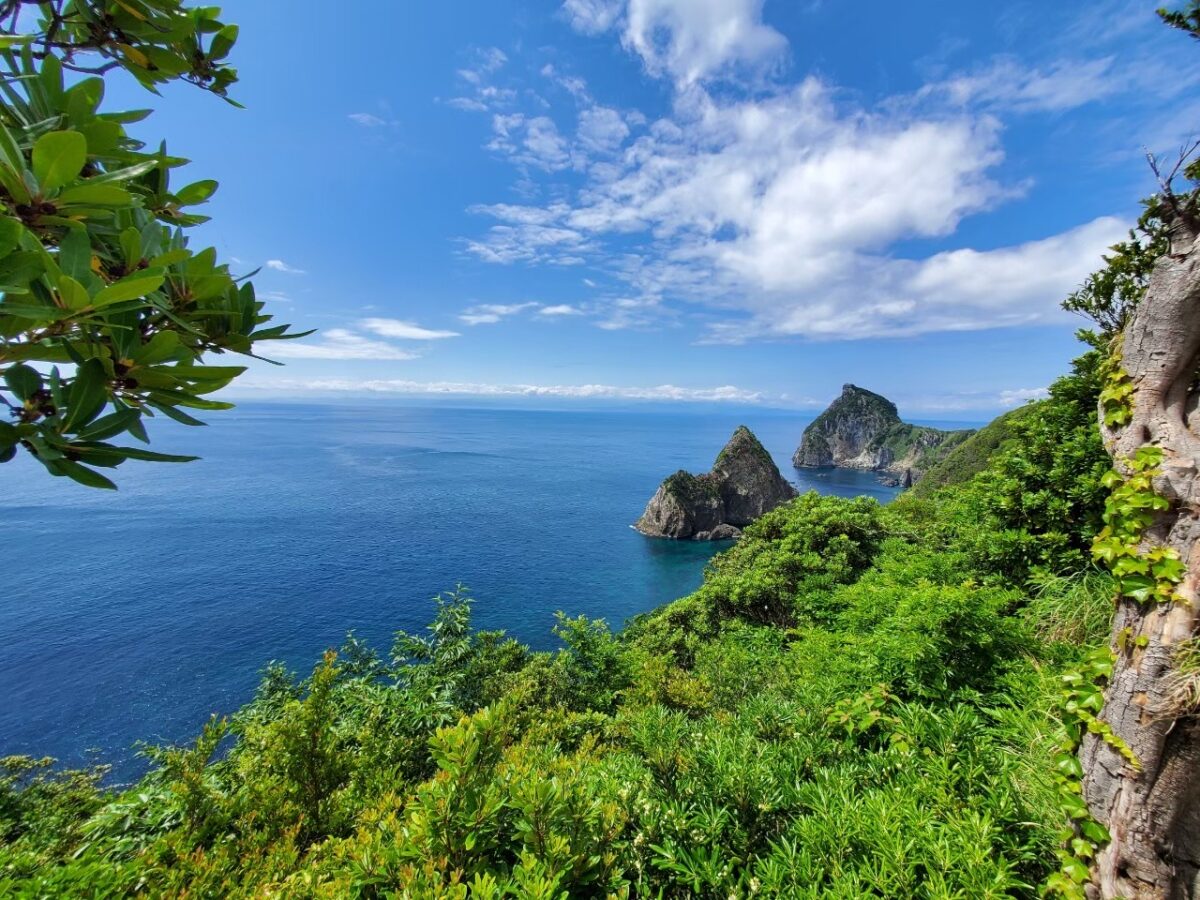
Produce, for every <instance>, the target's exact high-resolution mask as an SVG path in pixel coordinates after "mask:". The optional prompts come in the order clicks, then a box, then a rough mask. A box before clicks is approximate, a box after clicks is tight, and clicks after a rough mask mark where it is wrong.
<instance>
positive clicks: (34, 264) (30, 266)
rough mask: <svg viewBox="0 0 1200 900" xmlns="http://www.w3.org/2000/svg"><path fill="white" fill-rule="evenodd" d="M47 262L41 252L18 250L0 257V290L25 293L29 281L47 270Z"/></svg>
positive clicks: (10, 292) (7, 292)
mask: <svg viewBox="0 0 1200 900" xmlns="http://www.w3.org/2000/svg"><path fill="white" fill-rule="evenodd" d="M45 268H46V263H45V260H44V259H43V258H42V255H41V254H40V253H35V252H34V251H32V250H17V251H16V252H14V253H10V254H8V256H6V257H4V258H3V259H0V291H3V292H4V293H6V294H24V293H26V292H28V290H29V283H30V282H31V281H33V280H34V279H35V278H37V277H38V276H39V275H41V274H42V272H44V271H45Z"/></svg>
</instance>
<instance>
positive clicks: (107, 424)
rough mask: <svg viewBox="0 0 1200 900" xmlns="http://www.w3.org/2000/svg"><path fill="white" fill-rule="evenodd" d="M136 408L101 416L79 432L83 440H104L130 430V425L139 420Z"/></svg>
mask: <svg viewBox="0 0 1200 900" xmlns="http://www.w3.org/2000/svg"><path fill="white" fill-rule="evenodd" d="M139 415H140V414H139V413H138V411H137V410H136V409H118V410H117V411H116V412H114V413H109V414H108V415H107V416H101V417H100V418H99V419H97V420H96V421H95V422H92V424H90V425H88V426H87V428H84V429H83V430H82V431H80V432H79V439H80V440H82V441H103V440H107V439H108V438H110V437H115V436H116V435H118V434H122V433H123V432H126V431H129V430H130V426H131V425H132V424H133V423H134V422H136V421H137V420H138V417H139Z"/></svg>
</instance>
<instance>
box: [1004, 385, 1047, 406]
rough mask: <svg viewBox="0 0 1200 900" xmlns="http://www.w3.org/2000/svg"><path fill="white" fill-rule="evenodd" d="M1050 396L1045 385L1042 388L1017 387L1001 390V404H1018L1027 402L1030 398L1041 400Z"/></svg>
mask: <svg viewBox="0 0 1200 900" xmlns="http://www.w3.org/2000/svg"><path fill="white" fill-rule="evenodd" d="M1048 396H1050V392H1049V391H1048V390H1046V389H1045V388H1044V387H1042V388H1017V389H1015V390H1009V391H1001V392H1000V405H1001V406H1005V407H1008V406H1017V405H1019V404H1022V403H1026V402H1028V401H1030V400H1041V399H1042V398H1043V397H1048Z"/></svg>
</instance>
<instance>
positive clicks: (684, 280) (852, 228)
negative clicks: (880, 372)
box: [466, 78, 1124, 341]
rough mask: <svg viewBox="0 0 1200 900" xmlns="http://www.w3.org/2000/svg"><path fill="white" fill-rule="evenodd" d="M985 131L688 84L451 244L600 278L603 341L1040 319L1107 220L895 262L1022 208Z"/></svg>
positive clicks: (1098, 247)
mask: <svg viewBox="0 0 1200 900" xmlns="http://www.w3.org/2000/svg"><path fill="white" fill-rule="evenodd" d="M509 124H512V125H519V124H520V122H513V123H509ZM505 127H508V126H507V125H506V126H505ZM1000 134H1001V130H1000V126H999V124H998V122H997V121H996V119H995V118H993V117H992V116H991V115H989V114H971V113H970V112H969V111H967V110H962V109H957V108H955V109H952V110H950V111H946V110H942V111H941V112H928V111H927V112H925V113H924V114H919V113H918V112H917V111H915V110H913V109H908V110H904V109H898V108H894V107H890V106H889V107H885V108H884V109H883V110H880V111H869V110H865V109H856V108H854V107H852V106H847V105H846V104H845V102H844V101H843V102H838V103H835V99H834V92H833V91H832V90H831V89H830V88H829V87H828V86H826V85H825V84H823V83H822V82H820V81H818V80H816V79H812V78H810V79H807V80H806V81H804V82H802V83H800V84H798V85H796V86H794V87H791V88H787V89H778V90H776V91H773V92H768V93H766V94H763V95H760V96H757V97H753V98H749V99H741V100H737V99H734V100H729V99H723V98H722V99H718V98H716V97H714V96H713V95H712V94H710V93H709V92H708V91H707V90H705V89H704V88H702V87H699V86H692V87H688V88H685V89H683V90H682V91H681V92H680V93H679V94H678V95H677V97H676V101H675V108H674V112H673V114H672V116H671V117H669V118H664V119H660V120H658V121H657V122H654V123H652V124H651V125H650V126H649V127H648V130H647V131H646V132H645V133H642V134H640V135H639V136H638V137H636V138H635V139H634V140H632V142H631V143H628V144H624V145H622V146H613V145H612V144H610V145H609V147H608V148H607V149H605V148H604V147H603V146H602V144H601V142H599V141H595V140H592V141H591V142H590V143H589V146H588V148H587V150H586V152H587V153H588V154H590V155H592V156H593V157H594V158H595V161H593V162H592V164H591V165H590V167H589V168H588V170H587V173H588V174H587V177H586V180H585V185H584V187H583V188H582V189H581V190H579V191H578V192H577V193H575V194H574V196H573V197H572V196H571V194H570V193H569V192H568V191H566V190H558V191H556V192H555V193H556V194H557V195H558V196H562V197H566V198H568V199H565V200H556V201H555V202H552V203H549V204H547V205H543V206H538V205H515V204H493V205H488V206H476V207H472V211H473V212H476V213H479V214H483V215H487V216H490V217H492V218H493V219H495V220H496V224H494V225H492V226H491V227H490V229H489V230H488V231H487V233H486V234H484V235H483V236H481V237H478V238H476V239H473V240H469V241H468V242H467V244H466V246H467V249H468V251H469V252H471V253H473V254H475V255H476V256H478V257H479V258H481V259H484V260H486V261H489V262H495V263H504V264H512V263H518V262H522V263H529V264H542V263H554V264H573V263H578V262H581V261H586V262H589V263H591V264H593V265H595V266H596V267H600V268H604V269H607V270H608V272H609V274H610V275H611V276H612V277H613V278H614V279H615V280H616V281H618V282H620V283H623V285H624V288H623V289H622V290H621V294H622V296H619V297H617V298H613V297H611V296H610V297H608V298H601V301H600V307H598V308H597V313H598V316H597V319H596V322H597V324H598V325H599V326H600V327H604V328H630V327H646V326H648V325H651V324H653V323H654V322H655V321H656V320H657V321H661V319H662V317H664V316H667V315H670V314H671V311H672V308H673V306H672V304H673V303H674V302H676V301H689V302H695V303H699V304H702V305H705V306H708V307H710V308H715V309H717V310H720V311H722V312H724V313H725V316H724V320H723V321H720V322H717V323H715V324H713V325H711V326H710V334H709V338H708V339H709V340H710V341H744V340H747V339H751V338H756V337H783V336H804V337H808V338H815V339H846V338H863V337H880V336H900V335H914V334H922V333H927V332H931V331H945V330H964V329H978V328H990V327H998V326H1005V325H1015V324H1024V323H1031V322H1045V321H1051V320H1054V319H1055V317H1057V316H1059V315H1060V313H1059V311H1058V303H1059V301H1060V300H1061V299H1062V297H1063V296H1065V295H1066V294H1067V293H1069V292H1070V290H1072V289H1073V288H1074V287H1076V286H1077V284H1078V283H1079V281H1080V280H1082V278H1083V277H1084V276H1086V274H1087V273H1088V272H1089V271H1091V269H1092V268H1094V266H1095V264H1096V263H1097V262H1098V261H1099V258H1100V254H1101V252H1103V250H1104V249H1105V248H1106V247H1107V246H1108V245H1109V244H1111V243H1113V242H1114V241H1116V240H1118V239H1119V238H1120V237H1121V234H1122V229H1123V227H1124V224H1123V223H1122V222H1120V221H1118V220H1116V219H1113V218H1108V217H1103V218H1100V219H1097V220H1095V221H1094V222H1091V223H1088V224H1086V225H1082V226H1079V227H1077V228H1075V229H1071V230H1069V231H1067V232H1064V233H1063V234H1060V235H1051V236H1048V237H1045V238H1042V239H1040V240H1035V241H1029V242H1027V243H1025V244H1022V245H1019V246H1016V247H1007V248H1006V247H1000V248H996V249H989V250H975V249H971V248H963V249H959V250H953V251H947V252H944V253H939V254H936V255H934V256H932V257H929V258H926V259H924V260H921V259H905V258H903V257H902V256H901V255H898V254H896V253H895V252H894V251H893V247H894V246H895V245H896V244H897V242H901V241H907V240H912V239H917V238H927V239H928V238H946V237H948V236H950V235H952V234H954V232H955V231H956V230H957V228H958V226H959V224H960V223H961V222H962V221H963V219H964V218H966V217H968V216H971V215H976V214H979V213H982V212H986V211H988V210H990V209H991V208H993V207H994V206H996V205H997V204H999V203H1001V202H1004V201H1006V200H1009V199H1011V198H1012V197H1014V196H1017V195H1018V194H1019V189H1018V188H1014V187H1012V186H1005V185H1001V184H1000V183H999V182H997V181H996V180H995V179H994V178H993V177H992V175H991V172H992V170H993V169H994V168H995V167H996V166H997V165H998V164H999V163H1000V162H1001V161H1002V159H1003V154H1002V151H1001V146H1000ZM580 144H582V136H581V141H580ZM514 146H516V145H515V144H514ZM573 152H581V151H573V150H572V149H571V148H566V149H563V150H562V155H563V156H564V157H565V156H571V155H572V153H573ZM605 305H606V308H605Z"/></svg>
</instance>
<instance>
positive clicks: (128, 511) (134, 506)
mask: <svg viewBox="0 0 1200 900" xmlns="http://www.w3.org/2000/svg"><path fill="white" fill-rule="evenodd" d="M211 421H212V422H213V425H212V426H211V427H209V428H204V429H190V430H186V432H185V430H184V429H182V428H180V427H175V426H171V427H170V428H169V429H164V430H160V431H159V432H158V433H157V437H156V440H155V447H156V448H158V449H163V450H167V451H171V450H175V451H181V450H188V451H193V452H198V453H200V454H202V455H203V456H204V459H203V460H202V461H200V462H196V463H190V464H187V465H182V466H167V465H141V466H140V467H136V468H135V466H137V464H130V465H129V466H127V467H126V468H125V469H124V470H122V472H121V473H120V478H119V482H120V484H121V491H120V492H119V493H118V494H115V495H114V494H112V493H110V492H101V491H88V490H86V489H84V488H80V487H77V486H75V485H73V484H69V483H63V482H62V481H60V480H57V479H54V480H51V479H48V478H46V477H45V476H44V475H42V474H40V473H39V471H37V470H36V468H35V466H34V464H31V463H28V462H14V463H10V464H7V465H4V466H0V485H2V486H3V490H2V491H0V515H2V516H3V521H4V525H5V539H4V547H5V561H6V564H7V566H8V570H7V574H6V577H5V583H6V586H7V587H8V588H9V590H8V593H7V594H6V595H5V596H4V597H2V598H0V756H3V755H7V754H14V753H32V754H37V755H52V756H55V757H58V758H60V759H62V760H63V761H64V762H67V763H70V764H73V765H77V764H81V763H85V762H107V763H112V764H114V766H115V769H114V774H115V776H116V777H118V778H127V777H132V776H134V775H136V774H137V772H138V771H139V770H140V769H141V768H142V765H143V764H142V761H141V760H140V758H139V757H138V756H137V755H136V754H135V753H134V751H133V750H132V747H133V745H134V743H135V742H136V741H164V740H168V741H178V740H183V739H187V738H189V737H191V736H192V735H194V734H195V733H196V731H197V730H198V728H199V726H200V725H201V724H202V723H203V722H204V720H205V719H206V718H207V716H208V715H209V714H210V713H212V712H228V711H231V710H232V709H234V708H236V707H237V706H238V705H240V704H241V703H242V702H244V701H245V700H246V699H247V698H248V697H249V696H250V694H251V692H252V691H253V688H254V686H255V684H256V683H257V678H258V672H259V670H260V669H261V668H262V666H263V665H264V663H266V662H267V661H268V660H270V659H281V660H284V661H286V662H287V663H288V664H289V665H290V666H291V667H293V668H294V669H297V670H299V671H305V670H307V669H309V668H310V667H311V665H312V664H313V662H314V661H315V660H316V659H317V658H318V656H319V654H320V652H321V650H322V649H324V648H325V647H329V646H337V645H338V644H340V643H341V641H342V638H343V636H344V635H345V633H346V631H347V630H348V629H355V630H356V631H357V632H358V633H359V635H360V636H362V637H365V638H367V639H368V640H370V641H371V642H373V643H375V644H376V646H378V647H380V648H381V649H386V648H387V646H388V645H389V644H390V641H391V635H392V633H393V632H394V631H395V630H396V629H398V628H404V629H408V630H413V629H418V628H421V627H422V626H423V625H424V624H425V623H426V622H427V621H428V619H429V616H430V611H431V609H432V604H431V603H430V598H431V597H433V596H434V595H435V594H437V593H438V592H440V591H443V590H448V589H450V588H453V587H454V585H455V584H456V583H459V582H461V583H463V584H465V585H467V586H469V587H470V589H471V591H472V593H473V595H474V597H475V598H476V600H477V604H476V606H475V620H476V623H477V624H478V625H479V626H482V627H488V628H505V629H508V630H509V631H511V632H513V633H514V634H516V635H517V636H518V637H520V638H521V639H522V640H524V641H527V642H528V643H530V644H531V645H533V646H535V647H539V648H545V647H551V646H553V645H554V642H553V636H552V635H551V634H550V627H551V626H552V625H553V622H554V612H555V610H559V609H561V610H565V611H567V612H568V613H571V614H572V615H577V614H580V613H585V614H587V615H588V616H591V617H603V618H606V619H608V620H609V622H611V623H613V624H614V625H620V624H621V623H622V622H623V621H625V620H626V619H627V618H628V617H629V616H632V615H635V614H637V613H640V612H643V611H645V610H648V609H651V608H653V607H655V606H658V605H660V604H662V603H665V602H666V601H668V600H671V599H673V598H675V597H678V596H681V595H683V594H686V593H688V592H689V591H691V590H693V589H694V588H695V587H696V586H697V585H698V584H699V583H700V577H701V572H702V569H703V566H704V563H705V562H706V561H707V559H708V557H709V555H710V554H711V553H712V552H713V551H714V549H716V548H714V546H713V545H708V544H696V543H689V542H673V541H663V540H654V539H650V538H646V537H643V536H642V535H640V534H638V533H637V532H635V531H633V530H632V529H631V528H630V527H629V525H630V523H631V522H632V521H633V520H634V519H636V518H637V516H638V515H639V514H640V513H641V511H642V508H643V507H644V505H645V503H646V500H647V499H648V498H649V497H650V495H651V494H652V493H653V491H654V489H655V487H656V486H657V484H658V482H659V481H660V480H661V479H662V478H663V477H664V476H665V475H667V474H670V473H671V472H673V471H675V470H676V469H679V468H688V469H691V470H693V471H703V470H705V469H707V468H708V467H709V465H711V463H712V460H713V458H714V457H715V456H716V454H717V452H718V451H719V450H720V448H721V447H722V445H723V444H724V442H725V441H726V440H727V439H728V437H729V435H730V434H731V433H732V431H733V429H734V428H735V427H736V426H737V425H738V424H740V423H743V422H744V423H745V424H747V425H749V426H750V427H751V429H752V430H754V431H755V433H756V434H758V436H759V438H760V439H761V440H762V441H763V443H764V445H765V446H766V447H767V448H768V449H769V450H770V451H771V452H772V454H773V455H774V456H775V457H776V459H777V461H778V462H779V464H780V468H781V470H782V471H783V472H784V475H785V476H786V477H788V478H790V479H792V480H794V481H796V482H797V483H798V485H799V487H800V488H801V489H807V488H816V489H818V490H820V491H822V492H825V493H835V494H841V495H854V494H859V493H867V494H871V495H873V496H876V497H878V498H879V499H880V500H884V501H886V500H888V499H890V498H891V497H892V496H894V495H895V491H894V490H892V489H888V488H885V487H883V486H882V485H880V484H879V483H878V481H877V480H876V478H875V477H874V476H873V475H870V474H868V473H860V472H850V471H843V470H825V471H808V472H802V471H797V470H795V469H793V468H791V466H790V464H789V462H788V459H789V456H790V454H791V452H792V451H793V450H794V449H795V446H796V443H797V441H798V440H799V437H800V434H801V432H802V431H803V429H804V426H805V425H806V424H807V422H808V421H809V419H808V418H807V417H803V416H785V415H780V414H777V413H772V412H769V411H767V412H764V411H756V410H751V411H742V412H740V413H729V412H724V411H722V412H720V413H699V412H675V411H672V412H666V413H664V412H661V411H654V412H650V411H638V412H616V411H600V412H592V411H589V412H546V411H527V410H526V411H514V410H495V409H490V410H485V409H459V408H443V409H434V408H406V407H400V406H392V405H384V404H377V405H373V406H369V407H365V408H361V409H347V408H343V407H336V406H332V405H329V406H325V405H322V406H316V405H314V406H307V405H305V406H302V405H298V404H276V405H267V404H246V405H244V406H242V407H240V408H239V409H237V410H235V411H232V412H228V413H222V414H216V415H214V416H212V417H211Z"/></svg>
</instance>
